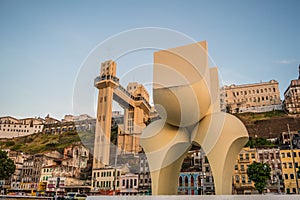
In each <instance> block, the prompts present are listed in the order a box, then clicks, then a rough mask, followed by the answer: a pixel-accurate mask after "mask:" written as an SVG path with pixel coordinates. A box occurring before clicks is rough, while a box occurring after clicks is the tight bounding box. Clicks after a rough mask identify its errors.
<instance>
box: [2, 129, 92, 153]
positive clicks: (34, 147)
mask: <svg viewBox="0 0 300 200" xmlns="http://www.w3.org/2000/svg"><path fill="white" fill-rule="evenodd" d="M78 142H81V143H83V144H84V145H85V146H88V147H92V146H91V145H93V142H94V134H92V133H91V132H80V133H77V132H66V133H62V134H59V135H53V134H41V133H36V134H32V135H29V136H24V137H19V138H12V139H1V140H0V148H1V149H11V150H14V151H22V152H25V153H31V154H35V153H43V152H48V151H53V150H57V151H59V152H62V151H63V149H64V148H65V147H67V146H70V145H71V144H74V143H78ZM90 149H91V148H90Z"/></svg>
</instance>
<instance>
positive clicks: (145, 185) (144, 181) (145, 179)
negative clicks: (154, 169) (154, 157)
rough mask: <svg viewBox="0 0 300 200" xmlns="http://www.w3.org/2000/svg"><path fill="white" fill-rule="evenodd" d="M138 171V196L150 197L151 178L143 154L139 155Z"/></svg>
mask: <svg viewBox="0 0 300 200" xmlns="http://www.w3.org/2000/svg"><path fill="white" fill-rule="evenodd" d="M139 158H140V166H139V167H140V171H139V194H140V195H151V193H152V191H151V176H150V169H149V164H148V160H147V157H146V155H145V154H144V153H140V154H139Z"/></svg>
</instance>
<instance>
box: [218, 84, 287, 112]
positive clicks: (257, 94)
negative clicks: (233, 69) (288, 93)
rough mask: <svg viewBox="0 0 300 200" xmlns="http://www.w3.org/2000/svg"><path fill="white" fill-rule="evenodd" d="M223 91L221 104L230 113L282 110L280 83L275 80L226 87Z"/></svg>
mask: <svg viewBox="0 0 300 200" xmlns="http://www.w3.org/2000/svg"><path fill="white" fill-rule="evenodd" d="M221 90H222V92H221V102H223V104H225V109H226V111H227V112H230V113H242V112H266V111H271V110H274V109H275V110H281V109H282V106H281V100H280V92H279V88H278V82H277V81H275V80H271V81H269V82H261V83H254V84H244V85H234V84H233V85H230V86H227V85H225V86H224V87H223V88H222V89H221Z"/></svg>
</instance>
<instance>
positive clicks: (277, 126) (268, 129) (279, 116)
mask: <svg viewBox="0 0 300 200" xmlns="http://www.w3.org/2000/svg"><path fill="white" fill-rule="evenodd" d="M236 116H237V117H238V118H239V119H241V121H242V122H243V123H244V124H245V126H246V128H247V130H248V133H249V136H250V137H255V135H256V136H258V137H262V138H278V137H280V136H281V133H282V132H287V124H289V126H290V130H291V131H298V130H300V117H299V116H288V115H287V114H285V113H284V112H282V111H271V112H267V113H243V114H236Z"/></svg>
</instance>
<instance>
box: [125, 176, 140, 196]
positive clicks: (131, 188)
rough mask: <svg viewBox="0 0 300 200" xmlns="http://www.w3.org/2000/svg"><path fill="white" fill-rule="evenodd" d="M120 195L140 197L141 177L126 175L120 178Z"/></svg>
mask: <svg viewBox="0 0 300 200" xmlns="http://www.w3.org/2000/svg"><path fill="white" fill-rule="evenodd" d="M120 182H121V187H120V194H121V195H138V193H139V175H138V174H131V173H128V174H124V175H121V176H120Z"/></svg>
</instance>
